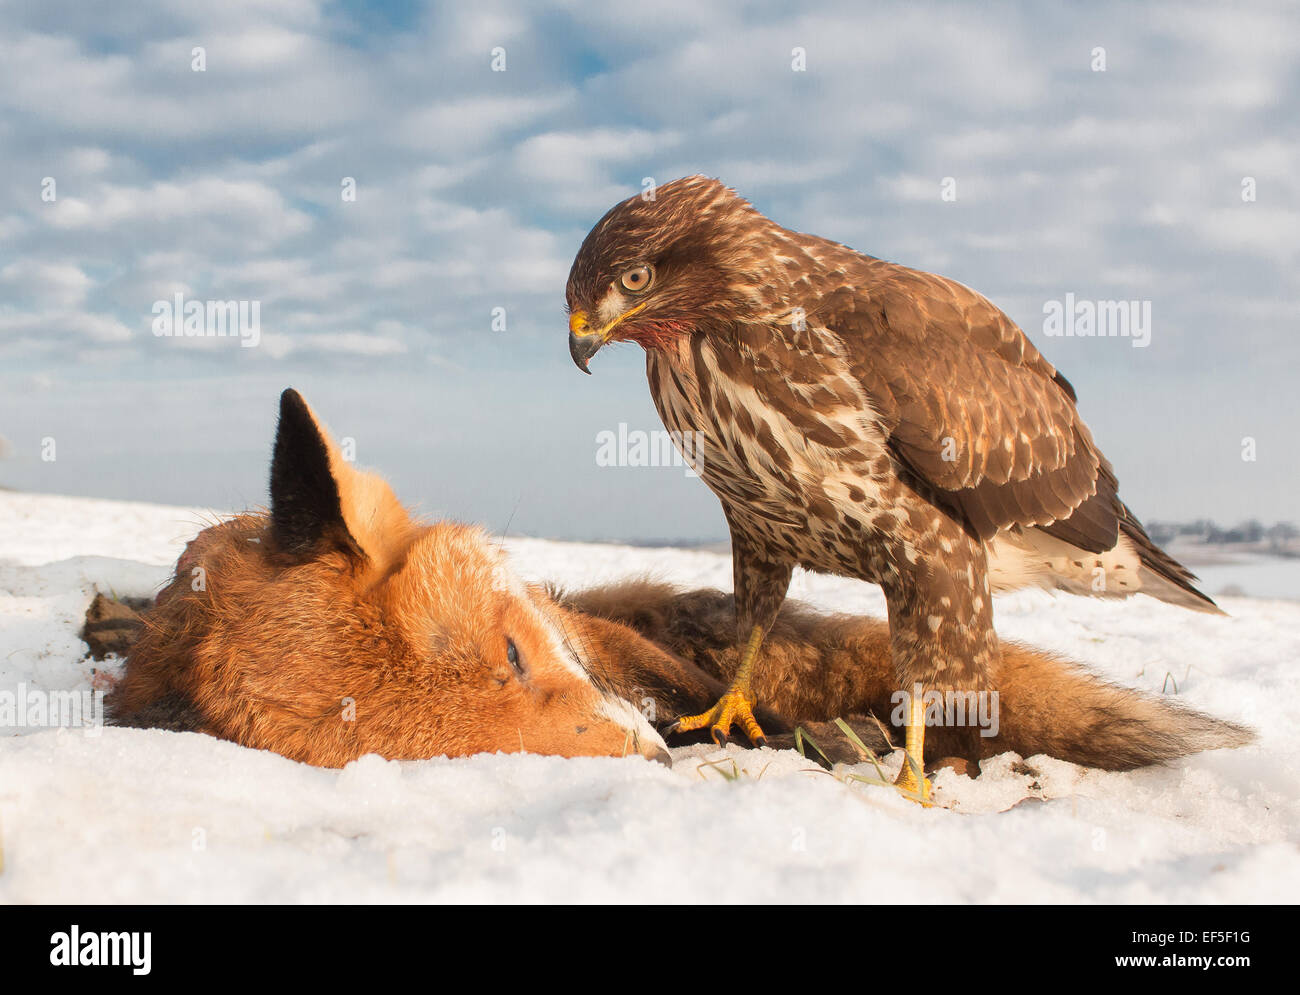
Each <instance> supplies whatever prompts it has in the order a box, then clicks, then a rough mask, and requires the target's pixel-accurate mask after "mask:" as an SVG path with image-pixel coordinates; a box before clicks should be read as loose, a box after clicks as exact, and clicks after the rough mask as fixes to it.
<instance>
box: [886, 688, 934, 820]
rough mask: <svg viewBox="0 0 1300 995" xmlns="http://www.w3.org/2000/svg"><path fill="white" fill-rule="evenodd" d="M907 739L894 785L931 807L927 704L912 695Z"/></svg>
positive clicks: (910, 796)
mask: <svg viewBox="0 0 1300 995" xmlns="http://www.w3.org/2000/svg"><path fill="white" fill-rule="evenodd" d="M903 728H904V729H905V731H906V732H905V735H906V740H905V741H904V742H905V744H906V745H905V747H904V752H903V769H902V770H900V771H899V772H898V777H897V778H896V779H895V780H894V787H896V788H897V789H898V790H899V791H901V792H902V793H903V794H904V795H906V796H907V797H909V798H911V799H912V800H913V801H917V802H920V803H921V804H922V805H924V806H925V807H926V808H929V807H930V779H929V778H928V777H926V776H925V705H924V703H923V702H922V701H921V699H920V698H919V697H918V696H916V695H912V696H911V706H910V708H909V711H908V716H907V722H906V723H905V725H904V727H903Z"/></svg>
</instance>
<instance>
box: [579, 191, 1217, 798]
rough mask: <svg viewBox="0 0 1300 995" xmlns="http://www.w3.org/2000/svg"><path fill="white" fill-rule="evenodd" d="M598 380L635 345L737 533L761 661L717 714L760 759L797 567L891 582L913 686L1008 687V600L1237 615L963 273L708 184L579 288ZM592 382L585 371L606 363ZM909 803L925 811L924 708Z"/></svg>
mask: <svg viewBox="0 0 1300 995" xmlns="http://www.w3.org/2000/svg"><path fill="white" fill-rule="evenodd" d="M567 303H568V309H569V350H570V352H571V353H572V356H573V359H574V361H575V362H576V363H577V364H578V366H579V368H581V369H582V370H584V371H588V370H587V365H588V361H589V360H590V359H591V357H592V356H593V355H594V354H595V353H596V351H597V350H598V349H600V348H601V347H602V346H604V345H605V344H606V343H608V342H619V341H631V342H638V343H640V344H641V345H642V346H644V348H645V352H646V376H647V378H648V380H649V383H650V394H651V396H652V397H653V399H654V403H655V406H656V407H657V408H658V410H659V415H660V417H661V418H662V419H663V422H664V425H665V426H666V427H667V428H668V429H669V430H671V431H673V432H681V433H691V434H690V435H689V436H687V438H690V439H691V440H692V443H693V445H692V449H693V453H692V455H693V457H694V461H695V463H696V469H697V471H698V472H699V474H700V476H701V477H702V478H703V480H704V481H705V483H707V484H708V486H709V487H710V488H711V489H712V490H713V492H714V493H715V494H717V496H718V497H719V498H720V499H721V501H722V506H723V511H724V513H725V515H726V519H727V524H728V525H729V527H730V530H731V544H732V557H733V570H734V578H735V590H736V605H737V616H738V618H737V623H738V634H739V638H740V640H741V642H742V643H743V644H744V646H745V649H744V655H743V658H742V666H741V669H740V671H739V673H738V675H737V679H736V682H735V684H734V686H733V687H732V688H731V690H730V691H729V692H728V693H727V695H726V696H724V697H723V699H722V700H721V701H720V702H719V703H718V705H717V706H715V708H713V709H712V710H710V711H709V712H707V713H705V714H703V715H698V716H691V717H687V718H683V719H681V720H680V721H679V723H678V724H677V728H678V729H679V730H690V729H697V728H703V727H705V726H709V727H711V729H712V732H713V735H714V738H715V739H717V740H718V742H720V743H724V742H725V741H726V735H727V733H728V731H729V730H730V728H731V726H732V724H733V723H737V724H739V725H740V726H741V728H742V729H743V730H744V731H745V733H746V734H747V735H748V737H749V738H750V739H751V740H752V741H754V742H756V743H761V742H762V741H763V740H762V730H761V729H760V728H759V725H758V723H757V722H756V721H755V719H754V716H753V712H752V707H753V704H754V700H753V696H752V694H751V691H750V673H751V671H752V668H753V666H754V662H755V660H756V659H757V657H758V655H759V652H760V648H761V646H762V641H763V637H764V635H765V634H766V632H767V631H768V629H769V628H770V626H771V625H772V622H773V620H774V619H775V617H776V613H777V610H778V609H779V607H780V605H781V602H782V601H783V600H784V598H785V595H786V589H787V587H788V586H789V583H790V576H791V572H792V570H793V568H794V566H795V565H796V564H800V565H802V566H804V567H806V568H808V569H810V570H817V571H823V572H826V573H832V574H839V575H843V576H848V577H856V578H860V579H862V580H867V581H872V582H874V583H877V584H880V585H881V587H882V588H883V590H884V593H885V599H886V602H887V605H888V610H889V625H890V633H891V644H892V652H893V657H894V663H895V666H896V668H897V675H898V682H899V687H900V689H904V690H908V691H910V690H911V689H913V688H914V687H916V686H918V685H919V686H921V687H923V688H925V689H926V690H930V689H934V690H963V691H989V690H996V688H995V687H993V686H992V684H993V682H994V680H995V675H996V664H997V661H998V659H999V653H998V641H997V636H996V635H995V634H994V631H993V606H992V600H991V597H990V595H991V594H992V592H994V591H998V590H1005V589H1010V588H1015V587H1021V586H1025V585H1030V584H1038V585H1041V586H1044V587H1049V588H1058V589H1063V590H1066V591H1072V592H1075V593H1079V594H1090V595H1103V596H1108V597H1116V596H1126V595H1130V594H1133V593H1135V592H1137V591H1142V592H1143V593H1146V594H1150V595H1153V596H1155V597H1157V598H1161V599H1163V600H1165V601H1169V602H1173V603H1175V604H1180V605H1185V606H1187V607H1191V608H1197V609H1201V610H1205V611H1214V612H1217V611H1218V609H1217V608H1216V607H1215V605H1214V602H1212V601H1211V600H1210V599H1209V598H1207V597H1206V596H1205V595H1204V594H1202V593H1201V592H1200V591H1198V590H1196V588H1195V587H1194V586H1193V583H1192V582H1193V581H1194V580H1195V578H1194V577H1193V576H1192V575H1191V574H1190V573H1188V572H1187V570H1185V569H1184V568H1183V567H1182V566H1181V565H1179V564H1178V563H1177V562H1176V561H1174V560H1173V559H1172V558H1171V557H1169V556H1168V555H1167V554H1165V553H1164V552H1163V551H1162V550H1160V549H1159V548H1158V547H1157V546H1156V545H1155V544H1154V543H1153V542H1152V541H1151V539H1150V538H1149V537H1148V536H1147V534H1146V532H1145V531H1144V530H1143V528H1142V525H1141V524H1140V523H1139V522H1138V520H1137V519H1136V518H1135V517H1134V516H1133V514H1132V513H1131V512H1130V511H1129V510H1128V508H1127V507H1126V506H1125V505H1124V503H1123V502H1122V501H1120V500H1119V498H1118V497H1117V495H1116V488H1117V484H1116V480H1115V474H1114V472H1113V471H1112V469H1111V466H1110V463H1109V462H1108V461H1107V460H1106V458H1105V457H1104V456H1103V455H1102V454H1101V452H1100V450H1099V449H1098V448H1097V446H1096V444H1095V443H1094V442H1093V439H1092V434H1091V433H1090V432H1089V431H1088V428H1087V426H1086V425H1085V424H1084V422H1083V419H1082V418H1081V417H1080V416H1079V412H1078V409H1077V408H1076V407H1075V400H1076V398H1075V393H1074V389H1073V388H1072V387H1071V386H1070V384H1069V382H1068V381H1067V380H1066V379H1065V378H1064V377H1063V376H1062V375H1061V374H1060V373H1058V372H1057V371H1056V369H1055V368H1054V367H1053V366H1052V365H1051V364H1050V363H1049V362H1048V361H1047V360H1046V359H1044V358H1043V357H1042V355H1041V354H1040V353H1039V352H1038V350H1037V349H1035V348H1034V346H1033V345H1032V343H1030V341H1029V339H1028V338H1026V336H1025V334H1024V332H1022V331H1021V330H1020V329H1019V328H1018V327H1017V326H1016V324H1015V323H1014V322H1013V321H1012V320H1011V319H1010V318H1008V317H1007V316H1006V315H1005V314H1003V313H1002V312H1001V311H1000V310H998V308H996V307H995V306H994V305H993V304H991V303H990V302H989V301H988V300H986V299H985V298H984V297H982V296H980V295H979V294H977V293H975V292H974V291H973V290H970V289H969V288H967V287H964V286H962V285H961V284H959V283H956V282H955V281H953V280H948V279H945V278H944V277H941V276H935V275H933V274H931V273H923V272H919V271H917V270H913V269H908V268H906V267H904V266H899V265H896V264H894V263H889V262H885V261H883V260H880V259H875V258H872V257H871V256H866V255H863V254H861V253H859V252H856V251H854V250H853V249H850V248H848V247H847V246H844V245H840V244H838V243H836V242H831V241H828V240H827V239H824V238H818V237H816V236H813V235H804V234H801V233H799V232H794V231H789V230H788V229H785V228H782V227H781V226H780V225H778V224H776V223H775V222H773V221H771V220H769V219H768V218H766V217H764V216H763V215H762V214H760V213H759V212H758V211H756V210H755V209H754V208H753V207H752V206H751V205H750V204H749V203H748V202H747V201H745V200H744V199H743V198H741V197H740V196H738V195H737V194H736V193H735V192H733V191H732V190H730V189H728V188H727V187H726V186H724V185H723V184H721V183H719V182H718V181H716V180H712V179H709V178H706V177H702V176H692V177H687V178H685V179H680V180H676V181H674V182H672V183H668V184H665V185H663V186H660V187H659V188H658V189H657V190H656V191H655V192H654V195H653V198H650V197H643V196H634V197H631V198H629V199H628V200H625V201H623V202H622V203H620V204H618V205H617V206H615V207H614V208H613V209H612V210H610V211H609V213H608V214H606V215H605V216H604V217H603V218H601V220H600V221H599V222H598V223H597V224H596V226H595V227H594V228H593V229H592V230H591V232H590V233H589V234H588V235H587V237H586V239H585V240H584V241H583V243H582V248H581V249H580V250H579V252H578V255H577V258H576V259H575V260H574V263H573V268H572V270H571V271H570V273H569V282H568V287H567ZM588 372H589V371H588ZM904 724H905V726H906V750H907V759H906V761H905V762H904V764H903V768H902V771H901V773H900V774H899V782H898V783H899V785H900V787H901V788H903V789H905V790H907V791H909V792H912V793H914V796H915V797H918V798H920V799H922V800H924V799H927V798H928V792H929V785H928V782H927V781H926V779H925V778H924V775H923V774H922V769H923V768H922V763H923V737H924V715H923V712H922V704H921V701H920V700H919V699H918V698H916V697H913V698H912V700H911V710H910V711H908V712H907V713H906V716H905V723H904Z"/></svg>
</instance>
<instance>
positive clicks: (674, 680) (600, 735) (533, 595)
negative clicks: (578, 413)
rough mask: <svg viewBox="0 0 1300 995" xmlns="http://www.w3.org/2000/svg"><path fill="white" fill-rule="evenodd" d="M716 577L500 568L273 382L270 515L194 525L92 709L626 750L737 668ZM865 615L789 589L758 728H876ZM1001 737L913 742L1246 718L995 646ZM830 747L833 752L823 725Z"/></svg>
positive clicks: (887, 671)
mask: <svg viewBox="0 0 1300 995" xmlns="http://www.w3.org/2000/svg"><path fill="white" fill-rule="evenodd" d="M734 647H735V617H734V605H733V602H732V599H731V596H730V595H726V594H723V593H721V592H717V591H694V592H685V593H684V592H678V591H675V590H674V589H672V588H670V587H668V586H665V585H658V584H653V583H649V582H645V581H631V582H626V583H622V584H617V585H613V586H609V587H605V588H600V589H595V590H591V591H584V592H578V593H570V594H562V593H558V592H548V591H547V590H545V589H543V588H541V587H539V586H528V585H525V584H523V583H521V582H520V581H519V580H518V579H516V578H515V577H514V575H513V574H511V573H510V571H509V568H508V566H507V565H506V563H505V560H504V556H503V554H502V553H501V551H500V550H499V549H498V548H497V547H496V546H495V545H494V544H493V543H492V542H491V541H490V540H489V539H488V538H487V536H485V535H484V534H483V533H482V532H481V531H479V530H477V529H474V528H470V527H467V526H464V525H458V524H453V523H448V522H437V523H431V524H430V523H423V522H420V521H418V520H415V519H413V518H412V517H411V516H410V515H409V514H408V512H407V511H406V510H405V509H404V508H403V507H402V506H401V505H400V504H399V503H398V501H397V499H396V498H395V497H394V496H393V493H392V491H391V490H390V489H389V487H388V485H387V484H386V483H385V482H384V481H383V480H382V479H380V478H379V477H376V476H374V475H371V474H366V473H362V472H360V471H357V470H355V469H353V468H352V467H351V466H350V465H348V464H347V463H346V462H345V461H344V460H343V459H342V458H341V456H340V454H339V451H338V449H337V447H336V446H335V445H334V444H333V442H332V441H331V440H330V439H329V436H328V434H327V433H326V432H325V430H324V428H323V427H322V426H321V425H320V423H319V422H318V421H317V420H316V418H315V416H314V415H313V414H312V412H311V410H310V409H309V408H308V407H307V405H306V403H305V402H304V401H303V400H302V399H301V397H300V396H299V395H298V394H297V393H296V392H294V391H286V392H285V393H284V395H283V397H282V398H281V413H280V424H279V428H278V430H277V436H276V446H275V455H274V458H273V461H272V468H271V510H270V512H269V513H268V514H245V515H239V516H237V517H235V518H233V519H231V520H229V521H226V522H223V523H221V524H219V525H215V526H212V527H211V528H208V529H205V530H204V531H203V532H202V533H200V535H199V536H198V537H196V538H195V539H194V540H193V541H192V542H191V543H190V545H189V546H188V547H187V549H186V552H185V553H184V555H183V556H182V557H181V559H180V561H179V562H178V564H177V569H176V574H175V576H174V578H173V579H172V581H171V582H170V584H169V585H168V586H167V587H165V588H164V589H163V591H162V592H161V593H160V594H159V596H158V599H157V602H156V604H155V605H154V606H153V607H152V608H151V609H149V610H148V611H147V612H146V613H145V616H144V626H143V629H142V633H141V636H140V637H139V639H138V641H137V642H136V644H135V645H134V646H133V647H132V649H131V651H130V654H129V657H128V661H127V667H126V672H125V675H124V676H123V678H122V680H121V681H120V682H119V684H118V685H117V687H116V688H115V689H114V691H113V692H112V695H111V697H110V700H109V705H110V709H111V712H112V714H113V715H114V717H115V720H116V721H118V722H119V723H122V724H132V725H147V726H166V727H169V728H174V729H185V730H194V731H202V732H207V733H210V734H212V735H214V736H220V737H222V738H225V739H230V740H233V741H235V742H237V743H242V744H243V745H245V746H250V747H255V748H259V749H268V750H274V751H276V752H278V753H282V754H284V755H285V756H288V757H291V758H293V759H297V760H301V761H304V762H307V763H312V764H318V765H323V766H340V765H342V764H344V763H347V762H348V761H349V760H352V759H354V758H356V757H358V756H361V755H363V754H365V753H378V754H380V755H382V756H385V757H390V758H397V759H413V758H421V757H430V756H438V755H450V756H459V755H466V754H471V753H478V752H485V751H505V752H515V751H529V752H536V753H551V754H559V755H562V756H585V755H611V756H620V755H623V754H625V753H640V754H642V755H644V756H646V757H650V758H653V759H664V760H666V758H667V754H666V752H665V751H664V744H663V741H662V740H661V739H660V738H659V736H658V734H657V733H656V732H655V730H654V729H653V728H652V727H651V725H650V724H649V723H647V722H646V721H645V719H644V718H643V715H642V713H643V712H646V713H649V714H651V715H653V717H655V718H656V719H657V720H660V721H662V722H667V721H669V720H671V719H672V718H674V717H675V716H677V715H679V714H688V713H691V712H694V711H698V710H701V709H703V708H705V707H707V706H708V705H709V704H711V703H712V701H714V700H716V698H717V697H718V695H719V693H720V692H721V691H722V689H723V688H724V687H725V685H726V683H727V682H728V681H729V679H730V677H731V675H732V673H733V672H734V670H735V668H736V665H737V658H736V651H735V648H734ZM891 660H892V658H891V654H890V648H889V634H888V628H887V626H886V623H885V622H884V621H883V620H879V619H871V618H859V617H849V616H827V615H822V614H819V613H817V612H815V611H813V610H812V609H810V608H808V607H806V606H802V605H798V604H795V603H787V604H786V606H785V607H784V609H783V610H782V612H781V614H780V616H779V618H778V619H777V622H776V625H775V627H774V628H773V630H772V633H771V635H770V636H769V637H768V639H767V641H766V642H765V644H764V650H763V654H762V656H761V658H760V662H759V664H758V665H757V667H756V670H755V673H754V690H755V692H756V694H757V697H758V700H759V701H760V702H762V703H763V705H764V706H765V708H763V709H761V710H760V720H761V721H762V723H763V725H764V728H765V729H767V730H768V731H769V732H770V733H772V734H773V735H772V736H770V737H769V742H772V743H773V744H774V745H777V744H785V743H788V742H789V739H790V737H789V733H790V732H791V730H792V729H793V727H794V725H795V724H803V725H806V726H809V727H810V728H815V729H817V730H818V731H819V732H822V733H824V731H825V730H826V729H827V728H829V727H823V726H821V725H820V723H822V722H825V721H826V720H830V719H834V718H839V717H843V718H845V719H846V720H848V721H849V724H850V725H851V726H852V728H853V729H855V730H856V731H857V733H858V734H859V736H860V737H861V738H862V739H864V740H865V741H866V742H867V743H868V744H869V745H871V746H873V747H883V746H885V745H887V741H886V740H885V739H884V736H883V735H882V732H881V729H880V726H879V725H878V724H877V723H876V722H875V720H874V719H871V718H869V716H871V715H874V716H877V717H879V718H880V719H882V720H883V721H884V722H885V723H888V721H889V717H890V715H891V712H892V711H893V705H892V702H891V695H892V694H893V692H894V691H895V690H896V689H895V688H894V687H893V682H894V677H893V665H892V662H891ZM993 686H994V687H995V688H997V689H998V692H999V731H998V734H997V735H996V736H993V737H989V738H985V737H982V736H979V735H977V734H976V733H975V732H974V730H970V729H952V728H944V727H936V728H933V729H931V730H930V731H929V733H928V734H927V737H926V753H927V757H929V758H934V757H939V756H944V755H949V754H957V755H961V756H964V757H966V758H968V759H971V760H978V759H980V758H983V757H987V756H992V755H995V754H998V753H1002V752H1005V751H1007V750H1014V751H1015V752H1017V753H1019V754H1021V755H1022V756H1030V755H1033V754H1037V753H1046V754H1050V755H1052V756H1055V757H1059V758H1061V759H1065V760H1070V761H1074V762H1076V763H1080V764H1086V765H1090V766H1096V767H1103V768H1107V769H1116V770H1122V769H1127V768H1131V767H1136V766H1140V765H1143V764H1149V763H1156V762H1159V761H1162V760H1167V759H1170V758H1173V757H1176V756H1180V755H1183V754H1186V753H1190V752H1194V751H1196V750H1201V749H1209V748H1213V747H1220V746H1236V745H1241V744H1242V743H1245V742H1248V741H1249V739H1250V738H1251V733H1250V732H1249V731H1248V730H1246V729H1244V728H1242V727H1240V726H1236V725H1233V724H1231V723H1228V722H1223V721H1220V720H1217V719H1214V718H1211V717H1209V716H1206V715H1203V714H1201V713H1199V712H1195V711H1192V710H1190V709H1186V708H1182V707H1180V706H1177V705H1175V704H1172V703H1171V702H1169V701H1168V700H1166V699H1162V698H1155V697H1152V696H1148V695H1144V694H1141V693H1139V692H1136V691H1132V690H1128V689H1125V688H1121V687H1117V686H1114V685H1111V684H1108V683H1106V682H1104V681H1102V680H1100V679H1098V678H1097V677H1095V676H1093V675H1091V674H1089V673H1088V672H1087V671H1086V670H1084V669H1083V668H1082V667H1080V666H1078V665H1076V664H1073V663H1070V662H1068V661H1066V660H1062V659H1060V658H1057V657H1054V656H1051V655H1048V654H1045V653H1042V652H1040V651H1037V650H1034V649H1031V648H1029V647H1025V646H1020V645H1017V644H1014V643H1009V642H1005V641H1004V642H1003V644H1002V659H1001V663H1000V665H999V669H998V671H997V672H996V673H995V675H994V681H993ZM828 752H832V759H848V758H849V756H851V753H847V752H846V750H845V744H844V743H843V742H841V743H839V745H838V746H833V747H832V749H831V750H828Z"/></svg>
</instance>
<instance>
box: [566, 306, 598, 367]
mask: <svg viewBox="0 0 1300 995" xmlns="http://www.w3.org/2000/svg"><path fill="white" fill-rule="evenodd" d="M606 341H607V340H606V338H605V333H604V332H603V331H598V330H597V329H595V328H592V327H590V326H589V325H588V324H587V312H586V311H574V312H573V313H572V314H571V315H569V355H570V356H572V357H573V362H574V363H575V364H576V365H577V367H578V369H580V370H581V371H582V372H583V373H586V374H590V373H591V370H589V369H587V364H588V363H589V362H591V357H592V356H594V355H596V353H598V352H599V351H600V347H601V346H603V345H604V344H605V342H606Z"/></svg>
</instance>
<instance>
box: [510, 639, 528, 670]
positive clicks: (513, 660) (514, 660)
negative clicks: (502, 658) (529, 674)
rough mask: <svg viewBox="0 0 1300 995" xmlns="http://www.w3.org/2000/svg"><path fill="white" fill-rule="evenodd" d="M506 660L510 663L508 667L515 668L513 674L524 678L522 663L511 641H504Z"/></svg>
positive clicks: (521, 658)
mask: <svg viewBox="0 0 1300 995" xmlns="http://www.w3.org/2000/svg"><path fill="white" fill-rule="evenodd" d="M506 659H507V660H509V661H510V666H512V667H514V668H515V673H516V674H518V675H519V676H520V677H523V676H524V661H523V657H521V656H520V655H519V648H518V647H517V646H515V641H514V640H513V639H510V638H507V639H506Z"/></svg>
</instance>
